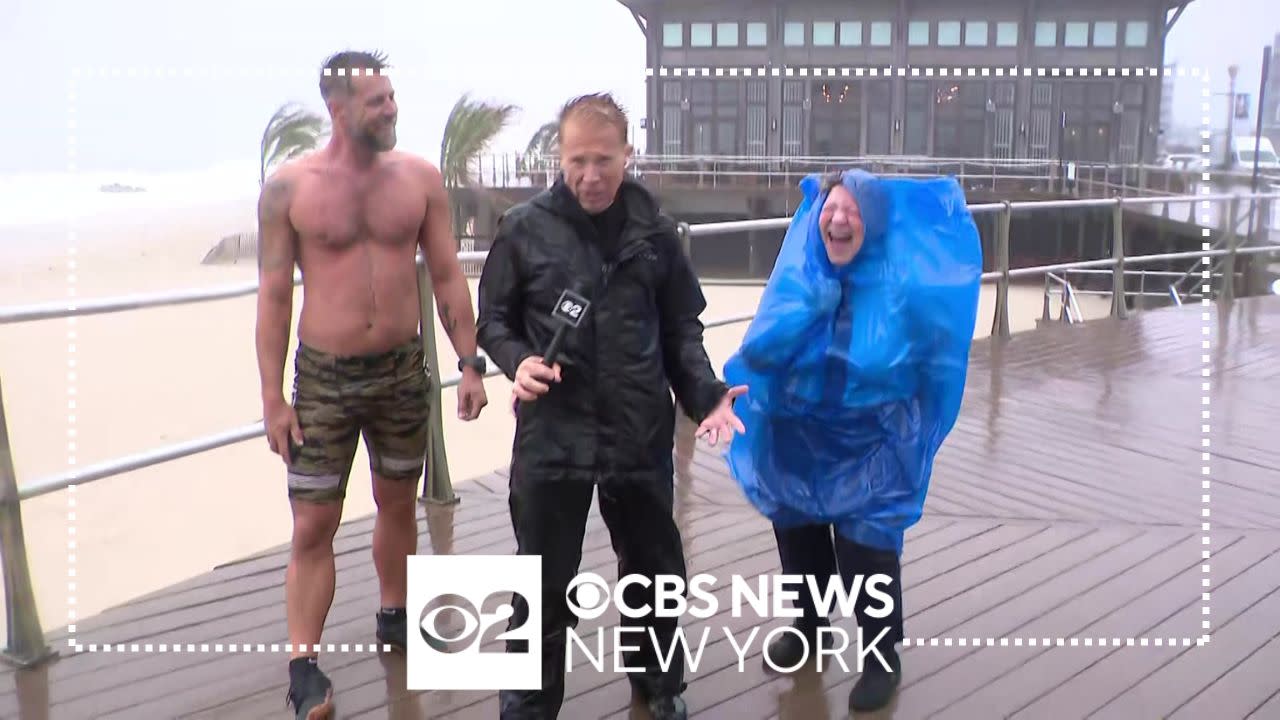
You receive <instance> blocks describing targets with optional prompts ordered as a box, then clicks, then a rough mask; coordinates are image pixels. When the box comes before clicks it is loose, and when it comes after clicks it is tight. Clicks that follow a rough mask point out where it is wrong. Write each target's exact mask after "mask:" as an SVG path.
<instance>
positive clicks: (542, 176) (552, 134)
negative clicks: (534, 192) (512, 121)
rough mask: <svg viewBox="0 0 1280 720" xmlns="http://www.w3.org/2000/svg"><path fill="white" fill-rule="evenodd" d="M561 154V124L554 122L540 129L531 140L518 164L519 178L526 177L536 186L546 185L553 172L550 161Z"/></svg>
mask: <svg viewBox="0 0 1280 720" xmlns="http://www.w3.org/2000/svg"><path fill="white" fill-rule="evenodd" d="M559 153H560V124H559V123H557V122H555V121H552V122H549V123H547V124H545V125H543V126H542V127H540V128H538V129H537V131H535V132H534V133H533V137H531V138H529V145H528V146H527V147H525V149H524V154H523V155H521V156H520V159H519V161H518V162H517V164H516V172H517V174H518V175H519V177H526V178H529V179H530V180H532V181H533V183H534V184H535V185H542V184H546V181H547V175H548V174H550V173H551V172H552V170H551V169H550V167H551V166H550V165H549V161H550V160H551V158H553V157H555V156H556V155H558V154H559Z"/></svg>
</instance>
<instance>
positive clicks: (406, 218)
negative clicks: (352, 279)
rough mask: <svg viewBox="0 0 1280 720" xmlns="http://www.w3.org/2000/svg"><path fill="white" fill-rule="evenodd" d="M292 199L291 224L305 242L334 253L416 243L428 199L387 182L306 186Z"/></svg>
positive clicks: (405, 186)
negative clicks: (365, 246) (372, 245)
mask: <svg viewBox="0 0 1280 720" xmlns="http://www.w3.org/2000/svg"><path fill="white" fill-rule="evenodd" d="M299 190H300V192H299V193H298V195H297V196H295V198H294V203H293V212H292V216H293V223H294V227H295V228H296V229H297V231H298V235H299V237H300V239H301V240H302V241H303V242H306V243H309V244H314V245H320V246H324V247H327V248H331V249H334V250H340V249H342V248H345V247H349V246H352V245H356V244H360V243H376V244H386V245H401V244H412V243H414V242H416V241H417V238H418V233H419V232H420V230H421V228H422V223H423V218H424V216H425V214H426V210H427V207H426V198H425V197H424V196H422V194H420V193H415V192H414V191H413V188H412V187H411V186H408V185H404V184H400V185H396V184H395V183H391V182H378V183H353V182H342V181H335V182H310V183H307V185H306V186H305V187H303V188H300V189H299Z"/></svg>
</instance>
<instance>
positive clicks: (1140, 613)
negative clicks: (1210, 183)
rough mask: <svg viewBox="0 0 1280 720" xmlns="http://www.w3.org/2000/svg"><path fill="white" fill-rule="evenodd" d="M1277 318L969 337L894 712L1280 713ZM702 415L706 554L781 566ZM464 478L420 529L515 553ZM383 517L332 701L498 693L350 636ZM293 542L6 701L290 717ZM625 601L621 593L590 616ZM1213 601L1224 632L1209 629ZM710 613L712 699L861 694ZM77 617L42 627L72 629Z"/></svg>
mask: <svg viewBox="0 0 1280 720" xmlns="http://www.w3.org/2000/svg"><path fill="white" fill-rule="evenodd" d="M1205 311H1207V312H1208V313H1209V318H1210V323H1209V324H1210V326H1211V327H1210V330H1209V331H1208V334H1202V326H1203V325H1204V322H1203V320H1202V312H1205ZM1277 338H1280V299H1275V298H1264V299H1249V300H1244V301H1237V302H1236V303H1235V304H1233V305H1231V306H1230V307H1229V308H1226V309H1223V308H1219V307H1210V308H1202V307H1199V306H1195V307H1185V308H1181V309H1173V310H1161V311H1156V312H1149V313H1142V314H1137V315H1134V316H1132V317H1130V318H1129V319H1128V320H1125V321H1112V320H1104V321H1100V322H1096V323H1091V324H1088V325H1083V326H1074V327H1069V326H1054V327H1047V328H1045V329H1042V330H1039V331H1036V332H1032V333H1026V334H1020V335H1017V336H1014V337H1013V338H1011V339H1008V340H1006V341H1003V342H1001V341H999V340H983V341H980V342H978V343H976V344H975V345H974V348H973V353H972V365H971V372H970V375H969V384H968V387H967V391H966V398H965V404H964V408H963V412H962V414H961V417H960V420H959V423H958V425H957V427H956V429H955V431H954V433H953V434H952V436H951V438H950V439H949V441H948V442H947V444H946V445H945V447H944V449H943V450H942V452H941V453H940V455H939V457H938V460H937V464H936V471H935V475H934V479H933V485H932V491H931V494H930V498H929V502H928V505H927V508H926V515H925V517H924V519H923V520H922V521H921V522H920V523H919V525H918V526H917V527H916V528H915V529H914V530H913V531H912V532H911V533H910V534H909V535H908V541H907V549H906V553H905V556H904V564H905V567H904V585H905V612H906V629H907V634H908V636H909V637H910V638H911V640H910V645H909V646H908V647H907V648H906V649H905V651H904V652H903V661H904V664H905V668H904V676H903V686H902V689H901V692H900V694H899V696H898V697H897V699H896V700H895V701H894V703H893V705H892V706H891V707H890V708H889V709H887V710H885V711H882V712H881V713H879V714H878V716H879V717H894V718H925V717H940V718H1046V717H1047V718H1077V717H1091V718H1156V717H1170V718H1202V717H1215V718H1246V717H1247V718H1259V719H1261V718H1276V717H1280V674H1277V672H1276V669H1275V668H1276V666H1277V664H1278V663H1280V594H1278V591H1280V484H1277V482H1276V478H1277V477H1280V444H1278V443H1277V442H1276V437H1277V435H1276V429H1275V428H1276V425H1275V420H1276V418H1280V392H1277V390H1276V388H1277V384H1278V383H1280V352H1278V351H1277V348H1278V347H1280V340H1277ZM1202 340H1207V341H1208V342H1209V349H1208V350H1202V348H1201V342H1202ZM1202 354H1207V355H1208V358H1209V361H1210V377H1208V378H1204V377H1202V369H1203V367H1204V363H1203V362H1202ZM1205 381H1208V382H1209V383H1211V388H1212V392H1211V402H1210V404H1208V405H1205V404H1202V396H1203V392H1202V389H1201V384H1202V383H1203V382H1205ZM1205 411H1208V413H1209V416H1208V417H1209V419H1208V420H1203V419H1202V413H1203V412H1205ZM1203 423H1207V424H1208V425H1209V426H1210V428H1211V433H1210V436H1211V446H1210V447H1209V448H1202V438H1203V433H1202V427H1201V426H1202V424H1203ZM687 430H688V428H687V427H685V428H684V429H683V430H682V433H681V435H680V437H679V447H678V451H677V460H678V462H677V468H678V476H677V498H678V499H677V510H676V514H677V516H678V520H679V523H680V526H681V528H682V530H683V533H684V538H685V544H686V552H687V555H688V558H689V563H690V572H710V573H713V574H715V575H716V576H717V577H726V576H728V575H731V574H737V575H745V576H753V575H756V574H758V573H772V572H777V571H778V568H779V564H778V559H777V552H776V548H775V546H774V541H773V537H772V534H771V532H770V529H769V527H768V525H767V524H766V523H765V522H764V521H763V520H762V519H761V518H760V517H758V516H757V515H756V514H755V513H754V512H753V511H752V510H750V509H749V508H748V507H746V506H745V504H744V503H743V501H742V499H741V497H740V494H739V492H738V490H737V488H736V487H735V486H734V485H733V483H732V482H731V480H730V479H729V478H728V477H727V476H726V474H725V471H724V466H723V463H722V461H721V460H720V458H719V457H718V454H716V453H715V452H713V451H708V450H707V449H706V448H705V447H703V446H699V447H698V448H696V449H695V448H694V447H693V445H692V444H691V442H690V440H689V436H688V432H687ZM503 441H504V442H505V440H503ZM1205 450H1208V451H1210V452H1211V453H1212V454H1211V456H1210V460H1209V463H1208V464H1209V467H1210V474H1209V475H1208V476H1204V475H1202V472H1201V468H1202V466H1203V465H1204V462H1203V459H1202V455H1201V453H1202V452H1204V451H1205ZM1205 482H1209V483H1211V484H1210V485H1209V486H1208V488H1209V489H1205V487H1204V485H1203V483H1205ZM458 492H459V494H460V496H461V498H462V502H461V504H459V505H457V506H454V507H452V508H432V509H430V510H429V511H424V513H423V515H422V520H421V527H422V530H423V534H422V543H421V552H433V553H508V552H511V551H512V550H513V547H514V545H513V540H512V534H511V529H510V525H509V521H508V518H507V508H506V493H505V480H504V478H503V476H502V473H495V474H493V475H491V476H489V477H486V478H480V479H477V480H474V481H471V482H467V483H465V484H461V485H460V486H459V488H458ZM1206 509H1211V510H1212V512H1211V513H1209V514H1207V515H1206V513H1205V510H1206ZM282 521H283V520H282ZM371 529H372V521H371V520H370V519H361V520H357V521H354V522H350V523H348V524H346V525H344V527H343V528H342V529H341V531H340V536H339V539H338V541H337V552H338V553H339V554H338V558H337V563H338V589H337V593H336V596H335V598H334V604H333V610H332V612H331V615H330V622H329V625H328V629H327V632H326V636H325V638H324V642H325V643H333V644H335V645H339V646H341V645H342V644H348V645H350V646H351V647H349V648H348V649H349V652H345V653H337V652H335V653H326V654H324V655H323V656H322V666H323V667H324V669H325V670H326V671H327V672H328V673H329V675H330V677H331V678H332V679H333V681H334V684H335V686H336V690H337V693H338V694H337V701H338V707H339V712H340V717H343V718H424V717H430V718H452V719H455V720H464V719H468V718H496V717H497V703H496V697H495V694H494V693H489V692H429V693H417V694H413V693H406V692H404V690H403V688H404V683H405V677H404V673H405V665H404V660H403V659H402V658H401V657H400V656H398V655H392V656H380V655H379V654H377V653H375V652H370V651H369V648H367V647H364V648H362V649H360V650H359V651H356V648H355V647H354V646H357V645H365V644H368V643H370V642H372V641H373V634H372V633H373V613H374V611H375V609H376V607H377V594H376V593H377V590H376V583H375V580H374V569H373V564H372V562H371V559H370V533H371ZM1204 553H1209V554H1210V555H1211V557H1210V559H1208V560H1206V559H1204ZM286 559H287V551H286V549H285V548H278V549H276V550H273V551H271V552H267V553H264V554H262V555H260V556H256V557H253V558H249V559H245V560H244V561H242V562H238V563H235V564H232V565H229V566H226V567H222V568H219V569H218V570H216V571H215V572H212V573H210V574H208V575H205V576H202V577H199V578H196V579H193V580H191V581H189V582H186V583H183V584H181V585H179V586H176V587H173V588H170V589H168V590H166V591H164V592H160V593H157V594H154V595H152V596H149V597H146V598H142V599H139V600H138V601H136V602H132V603H130V604H128V605H126V606H123V607H120V608H116V609H113V610H111V611H109V612H106V613H104V614H102V615H101V616H99V617H95V618H92V619H88V620H86V621H84V622H83V623H81V624H80V625H79V627H78V628H77V639H78V640H79V642H81V643H83V644H85V645H92V646H94V647H96V648H97V650H98V651H97V652H81V653H72V652H71V651H69V650H66V649H63V651H62V652H63V655H62V657H61V658H60V659H59V660H58V661H57V662H55V663H53V664H51V665H49V666H47V667H45V668H42V669H39V670H34V671H27V672H14V671H12V670H6V671H4V672H3V674H0V717H3V718H16V719H18V720H44V719H46V718H57V719H58V720H62V719H64V718H65V719H73V718H74V719H78V718H104V719H105V718H110V719H112V720H115V719H123V718H147V719H150V718H169V717H192V718H237V719H240V718H243V719H253V718H286V717H290V715H289V713H288V712H287V711H286V709H285V705H284V703H285V691H286V687H287V673H286V666H285V665H286V656H285V655H284V654H283V653H280V652H277V653H272V652H271V648H270V645H271V644H272V643H281V644H283V643H284V642H285V625H284V604H283V587H282V580H283V568H284V565H285V563H286ZM122 561H125V562H142V561H144V560H143V559H141V558H134V559H122ZM614 561H615V558H614V554H613V551H612V549H611V547H610V543H609V538H608V535H607V534H606V533H605V531H604V529H603V524H602V522H601V521H600V519H599V517H598V515H597V514H595V512H594V511H593V514H592V519H591V522H590V525H589V526H588V532H587V538H586V543H585V549H584V554H583V562H582V568H583V569H584V570H588V569H589V570H593V571H595V572H598V573H600V574H602V575H603V576H604V577H605V578H606V579H612V578H614V577H616V574H615V573H616V571H615V569H614ZM1206 580H1209V581H1211V582H1210V583H1208V584H1207V585H1206V582H1205V581H1206ZM1205 593H1207V594H1205ZM719 594H720V595H721V596H722V597H723V595H724V592H723V589H721V591H720V593H719ZM1206 607H1207V608H1208V609H1207V610H1206ZM615 621H616V615H611V614H606V615H605V616H604V617H603V618H602V619H601V620H599V621H597V622H595V623H593V622H583V624H582V625H581V626H580V628H579V630H580V632H586V631H590V630H592V629H593V626H594V625H597V624H599V623H605V624H606V626H608V625H611V624H612V623H613V622H615ZM1205 621H1207V622H1209V623H1211V632H1212V638H1211V641H1210V642H1209V643H1208V644H1206V645H1200V644H1199V643H1198V642H1197V640H1198V639H1199V638H1201V637H1202V634H1203V633H1204V630H1203V629H1202V623H1203V622H1205ZM706 622H707V623H710V624H711V625H712V626H713V627H715V628H717V630H716V631H715V632H716V633H717V634H715V635H713V636H712V640H713V642H711V643H709V644H708V645H707V647H706V649H705V652H704V653H703V655H702V657H701V660H700V663H699V666H698V667H697V669H696V671H693V672H691V673H690V677H689V680H690V686H689V690H688V692H687V695H686V697H687V699H688V701H689V705H690V709H691V712H692V713H693V714H694V715H695V716H697V717H705V718H722V717H723V718H732V717H738V716H741V717H743V718H751V719H753V720H754V719H757V718H773V717H783V718H796V719H801V718H804V719H809V718H826V717H845V715H846V711H845V707H846V697H847V693H848V691H849V688H850V687H851V686H852V683H853V681H854V680H855V677H854V676H853V675H849V674H846V673H844V672H843V671H842V670H841V669H840V668H839V667H833V668H830V669H828V670H827V672H825V673H823V674H816V673H807V674H803V675H801V676H799V677H795V678H774V677H770V676H766V675H765V674H764V673H763V671H762V669H761V666H760V658H759V647H760V638H761V637H763V635H764V632H766V631H767V630H769V629H771V628H773V627H776V626H778V625H779V624H781V622H782V621H770V622H766V623H763V624H762V627H761V632H760V633H759V635H758V636H757V637H756V638H755V639H754V641H753V643H752V655H751V656H750V657H749V658H748V660H747V662H746V664H745V666H744V668H743V669H742V670H739V668H738V667H737V661H736V657H735V655H734V654H733V652H732V648H731V647H730V646H729V644H728V643H727V641H725V640H724V639H723V635H722V632H721V631H720V630H719V629H718V628H719V627H721V626H729V627H731V628H733V629H734V630H736V631H738V632H739V633H740V634H739V636H738V637H740V638H741V637H746V635H747V633H749V630H750V628H751V626H753V625H757V624H760V623H759V621H758V620H756V619H754V618H745V617H744V618H739V619H734V618H731V617H727V616H723V615H722V616H717V617H715V618H712V619H711V620H709V621H706ZM842 624H843V623H842ZM845 626H846V627H847V624H846V625H845ZM686 628H687V632H689V633H690V634H691V635H692V636H694V637H697V636H698V635H699V634H700V632H701V629H700V628H699V627H698V623H693V624H689V625H686ZM65 638H66V635H65V633H63V632H58V633H56V634H54V635H53V636H52V638H51V642H54V643H56V644H57V645H58V646H59V647H61V648H65V646H66V639H65ZM716 638H720V639H719V641H718V642H715V641H714V640H716ZM245 643H248V644H249V647H247V648H246V647H245V646H244V644H245ZM259 643H262V644H263V646H262V647H260V646H259ZM134 644H137V648H136V649H135V647H134ZM175 644H176V645H178V646H180V649H181V651H180V652H174V650H173V646H174V645H175ZM189 644H194V648H193V649H194V650H195V651H194V652H189V651H188V645H189ZM219 644H223V645H227V644H235V645H236V646H237V648H236V651H235V652H226V650H227V648H225V647H223V648H221V649H222V650H223V652H217V650H218V649H219V647H218V645H219ZM205 645H207V646H208V648H209V651H207V652H202V651H201V648H202V647H203V646H205ZM147 646H151V647H152V650H153V652H150V653H148V652H144V651H145V649H146V648H147ZM104 648H109V649H110V650H111V651H110V652H103V651H102V650H103V649H104ZM161 648H164V649H165V651H164V652H159V650H160V649H161ZM121 650H123V652H120V651H121ZM139 650H141V651H139ZM567 685H568V690H567V700H566V705H565V711H564V713H563V717H565V718H574V719H577V718H625V717H634V718H643V717H646V714H645V713H644V711H642V710H639V709H636V710H632V709H631V708H630V689H629V686H628V684H627V682H626V681H625V679H623V678H622V677H621V676H619V675H616V674H613V673H597V672H595V671H594V670H592V669H591V668H590V666H584V665H582V664H579V665H578V666H577V669H576V671H574V672H571V673H570V674H569V676H568V681H567Z"/></svg>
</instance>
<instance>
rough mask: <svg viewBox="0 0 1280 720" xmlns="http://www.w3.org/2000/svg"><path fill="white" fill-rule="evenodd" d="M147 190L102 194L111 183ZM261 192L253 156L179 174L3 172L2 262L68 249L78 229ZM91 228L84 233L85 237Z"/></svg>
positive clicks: (0, 190) (245, 198)
mask: <svg viewBox="0 0 1280 720" xmlns="http://www.w3.org/2000/svg"><path fill="white" fill-rule="evenodd" d="M110 184H115V185H123V186H131V187H136V188H141V189H142V190H143V191H142V192H103V190H102V188H103V186H105V185H110ZM257 192H258V168H257V164H256V163H255V162H252V161H249V162H244V161H239V162H228V163H224V164H221V165H218V166H215V167H212V168H208V169H203V170H197V171H190V172H175V173H139V172H132V171H127V170H126V171H119V172H107V171H96V172H84V173H30V174H21V175H0V262H2V261H3V260H4V259H6V258H10V259H12V258H17V257H32V256H42V255H45V254H52V253H61V252H63V251H65V249H66V247H67V246H68V244H69V242H70V240H69V238H70V237H71V235H70V233H71V232H72V231H75V230H77V229H85V228H89V227H101V226H103V225H112V224H116V223H137V222H143V221H145V219H146V218H147V217H148V215H154V214H163V215H172V214H174V213H180V212H182V211H184V210H193V209H197V208H207V207H216V206H225V205H227V204H229V203H231V202H236V201H241V202H243V201H249V202H252V200H253V198H254V197H255V196H256V194H257ZM90 235H91V234H89V233H79V234H77V238H78V239H81V240H83V239H84V238H85V237H87V236H90Z"/></svg>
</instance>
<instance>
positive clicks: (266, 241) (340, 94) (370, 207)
mask: <svg viewBox="0 0 1280 720" xmlns="http://www.w3.org/2000/svg"><path fill="white" fill-rule="evenodd" d="M383 67H385V64H384V60H383V58H382V57H380V56H377V55H373V54H369V53H356V52H349V53H339V54H337V55H334V56H333V57H331V58H330V59H329V60H328V61H327V62H326V64H325V69H327V70H329V71H330V74H329V75H324V74H323V72H322V75H321V80H320V94H321V96H322V97H323V98H324V100H325V103H326V105H327V106H328V109H329V113H330V116H331V117H332V120H333V133H332V139H331V140H330V142H329V144H328V146H327V147H325V148H324V149H322V150H320V151H319V152H316V153H313V154H311V155H309V156H306V157H303V158H301V159H299V160H296V161H294V162H292V163H289V164H287V165H285V166H284V167H282V168H281V169H280V170H278V171H277V172H276V173H275V174H274V175H273V176H272V177H271V178H270V179H269V180H268V181H267V182H266V184H265V185H264V187H263V188H262V194H261V197H260V199H259V205H258V223H259V242H260V255H259V266H260V268H259V275H260V288H259V291H258V320H257V352H258V365H259V370H260V373H261V381H262V407H263V413H264V418H265V423H266V431H267V442H268V444H269V445H270V447H271V451H272V452H274V453H277V454H279V455H280V456H281V458H282V459H283V460H284V463H285V466H286V468H287V470H288V493H289V499H290V503H291V505H292V508H293V540H292V554H291V556H290V560H289V569H288V573H287V575H286V578H285V598H286V605H287V617H288V628H289V643H290V645H291V653H290V662H289V679H290V690H289V701H290V702H291V704H292V705H293V706H294V708H295V710H296V711H297V717H298V718H299V720H302V719H303V718H305V719H306V720H320V719H322V718H329V717H330V716H331V713H332V710H333V702H332V692H333V691H332V684H331V683H330V681H329V679H328V678H327V677H326V676H325V675H324V673H322V672H321V671H320V669H319V667H318V665H317V663H316V660H317V655H318V650H319V647H318V643H319V642H320V636H321V632H322V630H323V628H324V624H325V619H326V617H327V615H328V612H329V607H330V605H331V603H332V601H333V594H334V580H335V578H334V574H335V571H334V559H333V536H334V533H335V532H336V530H337V528H338V523H339V521H340V520H341V516H342V501H343V499H344V497H345V495H346V486H347V479H348V477H349V474H350V469H351V463H352V460H353V457H354V454H355V450H356V443H357V441H358V439H359V437H360V435H361V434H363V436H364V439H365V446H366V448H367V449H368V451H369V460H370V471H371V473H372V475H373V498H374V501H375V503H376V504H377V507H378V513H377V520H376V521H375V524H374V530H373V560H374V566H375V567H376V569H377V573H378V580H379V585H380V591H381V604H382V607H381V609H380V612H378V613H377V625H376V628H377V632H376V636H377V639H378V642H379V643H381V644H388V645H391V646H393V647H395V648H397V649H399V650H400V651H402V652H403V651H404V648H405V644H406V632H407V622H406V618H405V595H406V565H407V564H406V561H405V559H406V557H407V556H408V555H411V554H414V553H416V552H417V540H418V527H417V520H416V495H417V480H418V478H420V477H421V476H422V473H423V468H424V464H425V456H426V452H427V439H428V410H429V408H428V396H427V391H428V387H429V383H430V382H433V381H435V380H437V379H435V378H428V377H427V372H426V370H425V363H424V359H423V353H422V344H421V336H420V333H419V320H420V318H419V314H420V313H419V307H420V306H419V302H418V284H417V273H416V268H415V264H414V254H415V251H416V250H417V249H419V248H421V249H422V252H423V254H424V256H425V258H426V263H427V267H428V268H429V270H430V273H431V278H432V282H433V284H434V287H435V297H436V302H437V305H438V307H439V316H440V321H441V322H442V323H443V325H444V328H445V330H446V332H447V333H448V335H449V339H450V340H451V341H452V343H453V347H454V349H455V350H456V351H457V353H458V356H459V357H460V358H462V361H461V362H460V363H459V366H460V370H461V371H462V381H461V384H460V385H459V386H458V416H459V417H460V418H462V419H464V420H473V419H475V418H476V417H477V416H479V414H480V410H481V408H483V407H484V406H485V405H486V404H487V402H488V400H487V398H486V396H485V390H484V385H483V380H484V362H483V359H479V358H477V355H476V329H475V317H474V314H473V312H472V306H471V294H470V288H469V287H468V285H467V280H466V277H465V276H464V275H463V273H462V269H461V267H460V266H459V264H458V258H457V254H456V253H457V246H456V245H455V240H454V238H453V235H452V231H451V226H450V218H449V202H448V196H447V195H446V193H445V189H444V182H443V178H442V176H441V174H440V171H439V170H438V169H436V168H435V167H433V166H432V165H431V164H430V163H428V162H426V161H424V160H422V159H420V158H418V157H414V156H412V155H409V154H407V153H403V152H398V151H395V150H393V148H394V147H395V142H396V101H395V92H394V91H393V90H392V86H391V81H390V79H389V78H388V77H387V76H386V75H385V74H374V73H370V72H367V71H375V72H376V71H379V70H381V69H382V68H383ZM343 71H346V72H345V73H344V72H343ZM295 263H297V265H298V267H299V268H301V270H302V273H303V288H304V296H303V297H304V302H303V306H302V312H301V316H300V318H299V321H298V344H299V347H298V351H297V355H296V356H295V369H296V379H295V380H294V383H293V399H292V402H286V400H285V395H284V391H283V382H284V363H285V353H286V348H287V347H288V344H289V327H290V320H291V318H292V313H293V268H294V264H295Z"/></svg>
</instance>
